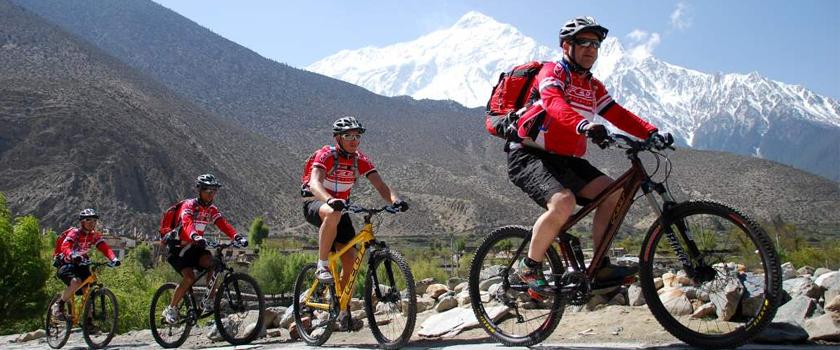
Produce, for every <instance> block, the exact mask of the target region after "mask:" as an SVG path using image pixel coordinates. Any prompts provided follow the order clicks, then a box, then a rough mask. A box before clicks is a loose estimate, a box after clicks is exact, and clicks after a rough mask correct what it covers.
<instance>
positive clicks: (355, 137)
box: [341, 134, 362, 141]
mask: <svg viewBox="0 0 840 350" xmlns="http://www.w3.org/2000/svg"><path fill="white" fill-rule="evenodd" d="M341 139H342V140H344V141H355V140H361V139H362V134H357V135H353V134H341Z"/></svg>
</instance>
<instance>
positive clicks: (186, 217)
mask: <svg viewBox="0 0 840 350" xmlns="http://www.w3.org/2000/svg"><path fill="white" fill-rule="evenodd" d="M193 210H196V209H195V208H193V207H192V203H190V202H189V201H188V202H187V203H184V205H182V206H181V213H180V215H181V233H180V234H179V237H180V238H181V241H182V242H191V241H192V238H190V236H191V235H192V234H193V233H194V232H195V221H193Z"/></svg>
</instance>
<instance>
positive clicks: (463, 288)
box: [452, 282, 470, 293]
mask: <svg viewBox="0 0 840 350" xmlns="http://www.w3.org/2000/svg"><path fill="white" fill-rule="evenodd" d="M469 287H470V283H469V282H461V283H458V285H457V286H455V288H452V291H453V292H455V293H461V292H463V291H469Z"/></svg>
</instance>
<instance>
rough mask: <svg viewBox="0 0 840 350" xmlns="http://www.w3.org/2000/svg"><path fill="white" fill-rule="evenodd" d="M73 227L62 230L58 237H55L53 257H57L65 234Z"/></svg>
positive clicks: (65, 236)
mask: <svg viewBox="0 0 840 350" xmlns="http://www.w3.org/2000/svg"><path fill="white" fill-rule="evenodd" d="M73 229H74V228H73V227H71V228H68V229H66V230H64V232H62V233H61V234H60V235H58V237H56V238H55V249H54V250H53V258H58V257H59V255H60V254H61V245H62V244H63V243H64V239H65V238H67V235H69V234H70V232H72V231H73Z"/></svg>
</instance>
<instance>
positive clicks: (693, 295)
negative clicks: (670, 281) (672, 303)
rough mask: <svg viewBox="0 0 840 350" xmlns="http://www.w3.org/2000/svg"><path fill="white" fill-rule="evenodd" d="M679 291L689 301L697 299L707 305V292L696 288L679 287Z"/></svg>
mask: <svg viewBox="0 0 840 350" xmlns="http://www.w3.org/2000/svg"><path fill="white" fill-rule="evenodd" d="M680 289H682V290H683V292H685V296H686V297H688V298H689V299H697V300H700V301H702V302H704V303H708V302H709V301H710V299H709V292H707V291H706V290H705V289H701V288H697V287H680Z"/></svg>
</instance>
